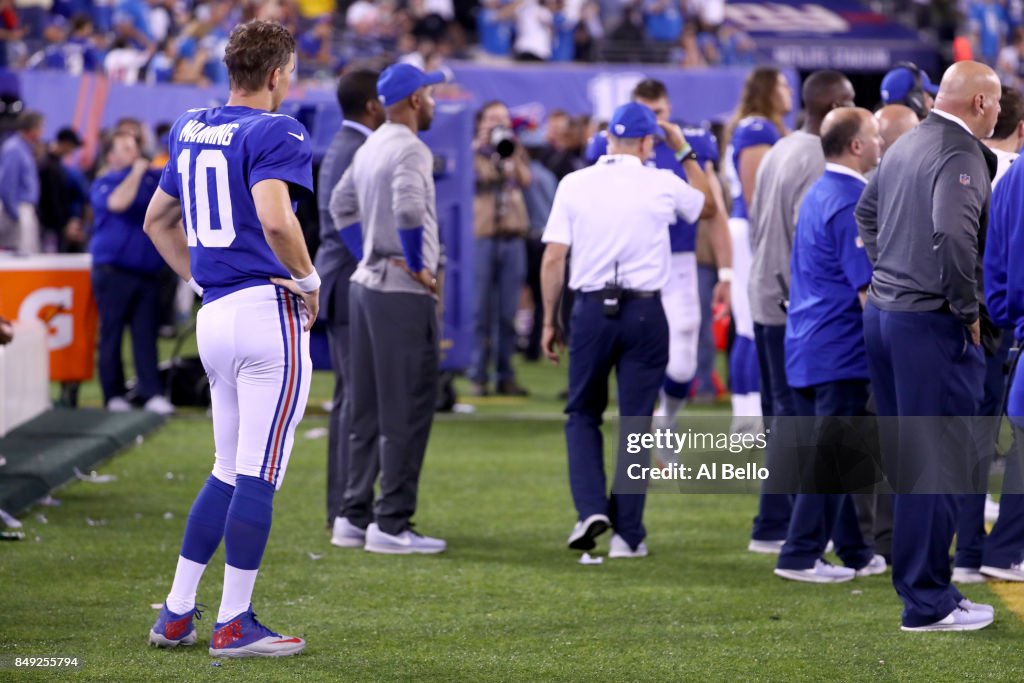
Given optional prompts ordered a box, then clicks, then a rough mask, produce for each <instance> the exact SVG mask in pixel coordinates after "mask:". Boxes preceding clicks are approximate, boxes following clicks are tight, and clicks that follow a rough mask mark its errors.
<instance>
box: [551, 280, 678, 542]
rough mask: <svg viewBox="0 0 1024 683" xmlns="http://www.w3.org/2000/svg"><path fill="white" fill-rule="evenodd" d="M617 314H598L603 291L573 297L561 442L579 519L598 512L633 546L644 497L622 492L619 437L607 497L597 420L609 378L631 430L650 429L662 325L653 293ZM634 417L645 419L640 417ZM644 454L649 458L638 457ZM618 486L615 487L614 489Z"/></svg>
mask: <svg viewBox="0 0 1024 683" xmlns="http://www.w3.org/2000/svg"><path fill="white" fill-rule="evenodd" d="M621 306H622V308H621V311H620V312H619V315H618V317H615V318H610V317H608V316H606V315H605V314H604V311H603V307H602V302H601V296H600V295H598V294H593V293H590V294H577V295H576V300H575V303H574V304H573V308H572V325H573V336H572V339H571V340H570V344H569V401H568V404H567V405H566V407H565V412H566V414H567V415H568V416H569V419H568V420H567V421H566V423H565V440H566V444H567V446H568V451H569V488H570V489H571V490H572V499H573V503H575V505H576V512H577V516H578V518H579V519H580V520H584V519H586V518H587V517H589V516H590V515H594V514H603V515H608V517H609V518H610V519H611V522H612V527H613V528H614V529H615V533H617V534H618V535H619V536H621V537H622V538H623V540H625V541H626V543H628V544H629V546H630V547H631V548H633V549H634V550H635V549H636V548H637V546H639V545H640V542H641V541H642V540H644V537H645V536H646V534H647V531H646V530H645V529H644V525H643V514H644V502H645V496H644V494H643V493H641V492H635V491H632V490H630V491H627V492H622V490H623V489H625V488H630V489H633V488H636V487H635V485H634V486H633V487H626V486H624V485H623V484H624V482H626V481H627V478H626V477H625V476H624V475H625V473H626V469H627V468H628V466H629V464H630V462H635V461H636V457H633V458H630V457H628V456H627V454H626V452H625V449H624V448H623V446H624V445H625V443H624V442H623V441H622V434H621V432H622V431H623V429H622V426H621V425H620V449H619V453H618V458H617V464H616V470H615V478H614V480H613V481H614V482H615V483H614V484H613V486H612V489H616V488H618V489H619V492H615V491H614V490H613V491H612V492H611V493H610V494H609V491H608V482H607V477H606V475H605V469H604V439H603V437H602V436H601V422H602V419H603V418H602V416H603V415H604V411H605V409H606V408H607V407H608V378H609V376H610V375H611V373H612V371H613V370H614V371H615V373H616V380H617V383H618V391H619V394H618V404H619V415H620V416H621V417H622V418H632V420H631V421H630V425H631V428H632V429H633V430H634V431H637V432H641V431H647V429H649V428H650V420H651V414H652V413H653V411H654V403H655V401H657V399H658V389H659V388H660V387H661V383H662V380H664V378H665V366H666V365H668V322H667V321H666V320H665V309H664V308H663V307H662V304H661V299H660V298H659V297H651V298H647V299H635V300H627V301H623V302H622V304H621ZM640 418H643V419H642V420H641V419H640ZM644 457H649V456H647V455H646V453H645V454H644ZM616 484H618V486H616Z"/></svg>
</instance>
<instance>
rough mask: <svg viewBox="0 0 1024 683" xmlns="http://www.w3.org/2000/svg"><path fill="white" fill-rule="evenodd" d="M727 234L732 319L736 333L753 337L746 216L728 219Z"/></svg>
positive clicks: (750, 258)
mask: <svg viewBox="0 0 1024 683" xmlns="http://www.w3.org/2000/svg"><path fill="white" fill-rule="evenodd" d="M729 236H730V237H732V272H733V276H732V277H733V283H732V287H731V290H732V321H733V324H735V325H736V334H738V335H740V336H741V337H747V338H748V339H753V338H754V318H753V316H752V315H751V313H750V293H749V292H748V291H747V289H748V287H749V286H750V266H751V262H752V261H753V255H752V254H751V253H750V224H749V223H748V222H747V219H746V218H730V219H729Z"/></svg>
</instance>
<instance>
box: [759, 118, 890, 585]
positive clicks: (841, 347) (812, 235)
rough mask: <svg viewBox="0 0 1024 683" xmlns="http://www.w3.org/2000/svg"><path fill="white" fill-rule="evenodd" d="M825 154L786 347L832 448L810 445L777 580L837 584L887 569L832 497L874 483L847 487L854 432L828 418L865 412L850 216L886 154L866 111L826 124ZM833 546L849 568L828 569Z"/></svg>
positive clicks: (864, 265)
mask: <svg viewBox="0 0 1024 683" xmlns="http://www.w3.org/2000/svg"><path fill="white" fill-rule="evenodd" d="M821 148H822V152H823V153H824V156H825V173H824V175H823V176H822V177H821V178H819V179H818V180H817V181H816V182H815V183H814V184H813V185H811V187H810V189H809V190H808V191H807V194H806V195H805V196H804V199H803V201H802V202H801V204H800V215H799V218H798V219H797V224H796V232H795V234H794V236H793V259H792V269H791V275H790V288H789V311H788V315H787V316H786V338H785V348H786V377H787V379H788V381H789V385H790V387H791V388H792V390H793V394H794V396H793V398H794V403H795V407H796V415H798V416H802V417H814V418H817V419H816V420H813V421H804V422H803V423H804V424H807V425H808V427H811V423H813V426H814V427H815V428H813V429H809V430H808V433H812V434H814V435H815V436H816V437H825V436H826V435H827V442H826V441H825V439H824V438H823V439H822V441H821V442H819V441H817V439H816V440H815V442H814V443H813V446H814V448H813V450H811V452H812V453H814V458H813V462H812V463H809V465H810V466H809V467H807V468H806V471H808V472H813V474H814V479H813V481H811V480H809V479H810V478H809V477H808V478H807V479H806V480H805V481H804V482H802V484H803V486H802V487H801V488H802V490H803V491H805V492H806V493H802V494H800V495H798V496H797V497H796V502H795V503H794V505H793V517H792V520H791V521H790V524H789V530H788V532H787V535H786V543H785V545H783V547H782V552H781V554H780V555H779V561H778V564H777V566H776V569H775V574H776V576H779V577H781V578H783V579H789V580H791V581H804V582H808V583H838V582H842V581H850V580H851V579H854V578H855V577H858V576H871V575H873V574H881V573H882V572H884V571H885V568H886V562H885V559H884V558H883V557H882V556H881V555H875V554H874V553H873V552H872V550H871V547H870V546H869V545H868V544H867V543H866V542H865V540H864V536H863V535H862V534H861V531H860V528H859V527H858V525H857V511H856V509H855V508H854V505H853V500H852V499H851V498H850V496H848V495H845V494H841V493H833V492H835V491H839V490H842V486H843V485H844V484H845V485H847V486H854V487H856V488H860V487H861V486H865V485H867V486H870V485H871V484H873V483H874V479H868V480H867V481H865V482H858V483H856V484H855V483H853V482H850V481H846V480H845V476H846V474H845V473H846V472H849V471H851V470H852V469H853V467H851V463H849V462H845V461H844V460H845V458H842V457H840V458H837V457H836V456H837V455H838V454H839V453H840V451H839V450H837V449H835V448H834V444H835V443H836V441H835V438H836V437H837V436H838V435H841V434H842V432H843V430H844V427H843V425H844V424H849V423H848V421H836V420H829V419H828V418H833V417H861V416H863V415H865V414H866V412H867V402H868V365H867V358H866V354H865V351H864V333H863V323H862V310H863V309H862V305H861V302H862V301H863V297H864V296H865V292H866V290H867V286H868V283H869V282H870V281H871V263H870V262H869V261H868V257H867V255H866V254H865V253H864V245H863V243H862V242H861V241H860V239H859V237H858V235H857V223H856V221H855V220H854V217H853V210H854V207H856V206H857V200H859V199H860V195H861V193H862V192H863V191H864V187H865V186H866V185H867V182H868V181H867V178H865V177H864V174H866V173H867V172H868V171H870V170H872V169H874V168H875V166H877V165H878V160H879V158H880V156H881V153H882V138H881V135H880V134H879V131H878V121H876V120H875V118H874V116H872V114H871V112H870V111H868V110H867V109H860V108H854V107H845V108H842V109H836V110H834V111H832V112H831V113H830V114H829V115H828V116H826V117H825V120H824V122H823V123H822V125H821ZM843 440H844V441H845V437H844V439H843ZM828 444H833V446H830V445H828ZM802 471H803V470H802ZM821 492H827V493H821ZM830 537H831V538H832V540H833V541H834V542H835V549H836V554H838V555H839V558H840V559H841V560H842V561H843V564H844V565H846V566H845V567H836V566H833V565H831V564H829V563H828V562H827V561H825V559H824V557H823V555H824V554H825V545H826V544H827V543H828V540H829V538H830Z"/></svg>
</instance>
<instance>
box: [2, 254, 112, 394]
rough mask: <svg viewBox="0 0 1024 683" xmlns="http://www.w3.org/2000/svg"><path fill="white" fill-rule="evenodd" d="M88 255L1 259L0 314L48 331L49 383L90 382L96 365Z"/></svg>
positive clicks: (94, 318) (94, 308)
mask: <svg viewBox="0 0 1024 683" xmlns="http://www.w3.org/2000/svg"><path fill="white" fill-rule="evenodd" d="M91 266H92V257H91V256H90V255H89V254H42V255H39V256H27V257H17V256H4V257H0V315H2V316H4V317H6V318H9V319H11V320H26V319H30V318H38V319H39V320H42V321H43V323H44V324H45V325H46V327H47V330H48V333H49V334H48V336H47V340H48V342H47V343H48V346H49V349H50V379H51V380H55V381H61V382H75V381H83V380H87V379H90V378H91V377H92V374H93V368H94V367H95V365H96V360H95V359H96V322H97V313H96V301H95V300H94V299H93V295H92V285H91V284H90V281H89V271H90V268H91Z"/></svg>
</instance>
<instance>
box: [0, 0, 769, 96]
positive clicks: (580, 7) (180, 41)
mask: <svg viewBox="0 0 1024 683" xmlns="http://www.w3.org/2000/svg"><path fill="white" fill-rule="evenodd" d="M724 6H725V2H724V0H687V1H683V0H653V1H652V0H629V1H622V0H482V2H457V1H453V0H411V1H408V2H405V1H402V2H399V1H395V0H389V1H387V2H368V1H367V0H355V1H343V2H337V3H336V2H333V1H332V0H273V1H271V2H267V1H265V0H246V1H244V2H231V1H229V0H187V1H177V2H176V1H173V0H149V1H147V0H109V1H107V2H91V1H86V0H80V1H73V0H65V1H56V2H54V1H53V0H43V1H41V2H38V1H32V2H28V1H25V2H17V1H14V0H5V1H4V2H2V3H0V38H2V39H3V43H2V45H0V67H3V66H11V67H25V68H29V69H63V70H67V71H70V72H71V73H76V74H77V73H82V72H95V71H103V72H105V73H107V74H108V75H109V76H110V77H111V78H113V79H114V80H116V81H118V82H125V83H135V82H139V81H142V82H147V83H189V84H215V85H225V84H226V78H227V73H226V71H225V69H224V65H223V62H222V59H221V58H222V57H223V54H224V46H225V44H226V42H227V36H228V32H229V31H230V29H231V27H232V26H234V25H236V24H237V23H239V22H240V21H246V20H249V19H271V20H274V21H278V22H280V23H282V24H284V25H286V26H288V27H289V29H290V30H291V31H292V32H293V33H294V34H295V35H296V36H297V44H298V69H299V75H300V77H303V78H319V79H325V80H329V79H332V78H334V77H335V75H336V74H337V73H338V72H339V71H340V70H341V69H342V68H344V66H345V65H346V64H350V63H352V62H353V61H355V60H365V59H370V58H381V59H382V60H383V61H393V60H395V59H401V60H404V61H409V62H410V63H413V64H416V65H418V66H424V65H426V66H428V67H429V66H433V65H435V64H436V63H437V62H439V61H440V60H443V59H445V58H448V57H457V58H460V59H479V60H483V61H487V60H502V59H512V58H514V59H518V60H524V61H552V62H569V61H595V60H598V59H603V60H605V61H607V60H613V61H625V60H629V61H669V62H672V63H676V64H679V65H681V66H683V67H696V66H708V65H717V64H724V65H729V64H748V63H751V62H752V61H753V44H752V42H751V41H750V39H749V37H747V36H746V35H745V34H744V33H743V32H742V31H740V30H739V29H738V28H737V27H736V26H734V25H732V24H730V23H729V22H727V21H726V20H725V13H724Z"/></svg>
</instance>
